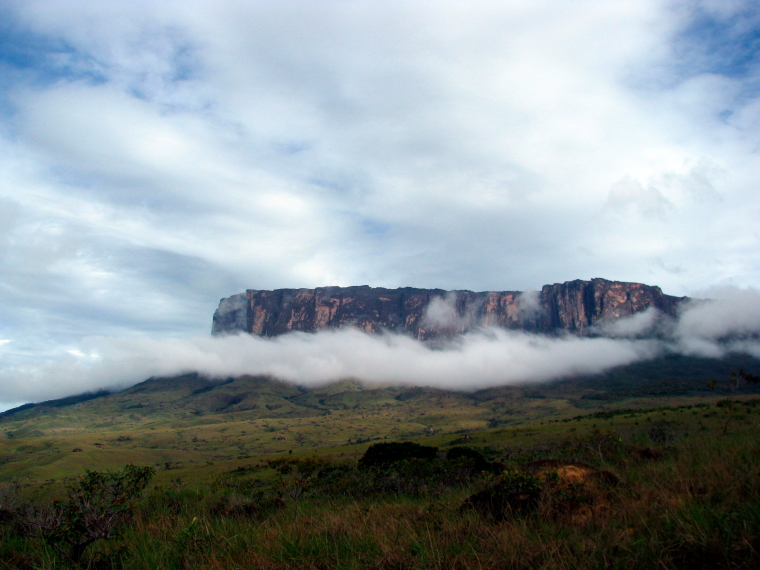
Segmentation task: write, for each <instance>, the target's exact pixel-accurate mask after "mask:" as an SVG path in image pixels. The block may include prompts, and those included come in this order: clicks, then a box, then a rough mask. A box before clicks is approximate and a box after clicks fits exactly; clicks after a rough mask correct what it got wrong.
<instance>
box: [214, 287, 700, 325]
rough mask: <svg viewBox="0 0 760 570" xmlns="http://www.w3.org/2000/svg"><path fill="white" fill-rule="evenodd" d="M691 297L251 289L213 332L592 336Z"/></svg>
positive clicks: (649, 292) (584, 291) (222, 312)
mask: <svg viewBox="0 0 760 570" xmlns="http://www.w3.org/2000/svg"><path fill="white" fill-rule="evenodd" d="M686 299H687V297H673V296H671V295H665V294H664V293H663V292H662V291H661V290H660V288H659V287H656V286H650V285H644V284H641V283H623V282H619V281H608V280H607V279H592V280H590V281H582V280H575V281H567V282H565V283H555V284H553V285H544V286H543V287H542V289H541V291H530V292H521V291H483V292H473V291H444V290H442V289H415V288H411V287H402V288H399V289H384V288H381V287H369V286H367V285H362V286H358V287H318V288H316V289H276V290H274V291H260V290H256V289H249V290H247V291H246V292H245V293H239V294H237V295H233V296H231V297H227V298H225V299H222V300H221V301H220V303H219V308H218V309H217V310H216V312H215V313H214V319H213V325H212V329H211V332H212V334H214V335H220V334H229V333H239V332H247V333H251V334H255V335H259V336H265V337H272V336H277V335H281V334H284V333H287V332H290V331H303V332H316V331H320V330H324V329H336V328H340V327H346V326H349V327H353V328H356V329H359V330H362V331H365V332H369V333H376V332H380V331H383V330H387V331H392V332H397V333H402V334H408V335H411V336H413V337H415V338H418V339H429V338H435V337H438V336H442V335H444V336H448V335H452V334H458V333H463V332H466V331H468V330H471V329H473V328H479V327H500V328H505V329H516V330H523V331H526V332H535V333H544V334H552V333H560V332H568V333H572V334H577V335H581V336H585V335H589V334H593V333H594V332H595V330H596V329H595V326H596V325H599V324H603V323H607V322H611V321H615V320H617V319H620V318H622V317H627V316H630V315H633V314H636V313H641V312H643V311H646V310H647V309H649V308H654V309H657V310H658V311H660V312H661V313H663V314H665V315H669V316H672V317H675V316H676V311H677V308H678V305H680V304H681V303H682V302H684V301H685V300H686Z"/></svg>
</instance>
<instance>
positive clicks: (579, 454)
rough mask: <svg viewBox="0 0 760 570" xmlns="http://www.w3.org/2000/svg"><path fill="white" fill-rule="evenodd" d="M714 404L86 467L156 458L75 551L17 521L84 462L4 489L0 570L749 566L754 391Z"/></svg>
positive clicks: (759, 506) (68, 494) (758, 441)
mask: <svg viewBox="0 0 760 570" xmlns="http://www.w3.org/2000/svg"><path fill="white" fill-rule="evenodd" d="M719 403H720V406H718V405H716V403H715V402H714V401H710V402H709V403H707V402H704V403H698V404H688V405H683V406H667V407H660V408H658V409H652V410H642V409H627V410H626V409H619V410H608V411H603V412H597V413H594V414H592V415H585V416H583V415H579V416H578V417H575V418H570V417H565V418H562V419H559V420H556V421H551V422H545V423H535V424H532V425H524V426H520V427H498V426H497V427H495V428H493V429H488V430H480V431H477V432H469V433H465V434H451V435H445V436H443V435H438V436H434V437H428V438H419V439H415V440H414V441H415V442H417V443H420V444H427V445H428V446H435V447H437V448H438V450H437V452H434V453H431V452H430V450H429V449H425V450H424V452H423V453H419V454H417V457H415V456H414V455H415V454H414V453H412V454H411V456H408V457H407V458H406V459H403V460H400V461H393V459H394V458H393V457H391V458H390V459H389V458H388V456H387V455H383V454H377V453H375V454H374V455H373V454H372V453H371V450H372V449H373V448H369V446H368V444H364V445H362V446H356V445H353V446H347V447H343V448H338V447H330V448H317V449H300V448H296V449H295V450H294V451H293V453H287V452H286V453H278V454H275V455H270V456H251V457H247V458H241V459H237V458H236V459H234V460H231V461H227V462H216V463H214V464H213V465H209V464H204V465H184V466H182V467H181V468H179V469H176V468H172V467H173V466H172V465H166V466H162V467H159V468H157V469H156V466H154V465H153V466H151V468H149V469H146V468H127V470H126V471H124V470H120V471H112V472H111V473H109V474H104V472H99V473H100V477H101V483H102V485H101V487H100V488H101V489H102V488H105V487H108V485H112V483H113V482H114V481H116V480H119V478H120V477H121V478H122V480H123V478H124V477H125V476H126V477H128V476H129V474H130V473H132V474H133V476H137V475H139V476H141V477H143V480H146V479H147V478H148V474H149V472H150V473H152V472H153V470H154V469H156V471H155V475H153V477H152V479H150V480H151V483H150V485H149V486H148V487H147V489H146V490H145V491H144V492H143V493H142V495H141V496H140V498H139V499H137V496H138V495H139V493H137V492H136V490H137V489H138V487H139V485H138V486H136V487H134V489H135V493H133V497H132V499H134V500H132V499H130V501H129V502H128V503H127V504H128V506H129V508H128V509H126V510H125V507H124V505H125V503H124V502H123V501H121V500H120V499H119V498H118V497H116V496H115V495H113V494H111V495H107V494H104V495H103V496H104V497H106V498H104V499H103V501H104V502H103V503H102V505H101V506H102V507H103V509H104V510H102V511H99V512H101V514H104V516H105V515H107V513H108V512H110V511H108V509H109V508H111V507H109V504H110V503H109V501H111V502H112V503H115V504H116V505H117V507H118V508H117V511H118V512H120V513H122V514H123V515H124V516H122V517H121V518H120V519H119V521H118V532H114V533H112V535H111V537H110V538H109V539H108V540H98V541H94V542H92V543H91V544H88V545H87V547H86V548H85V549H84V550H83V552H82V553H81V556H79V558H77V557H75V556H71V552H72V550H71V549H70V548H68V547H66V543H65V542H64V541H62V539H61V536H62V531H61V528H62V527H61V526H60V525H59V526H58V527H56V526H55V525H56V524H57V523H55V522H53V523H52V526H50V525H49V527H48V528H47V530H45V529H43V528H41V527H40V525H39V524H38V525H37V526H36V527H35V528H36V533H35V532H30V531H29V528H31V526H34V525H33V524H30V523H35V521H36V522H39V521H40V520H41V519H40V517H41V516H42V515H44V513H45V512H47V513H48V515H49V514H50V511H44V509H45V508H48V509H49V508H51V506H54V505H55V503H54V497H57V498H58V501H59V504H74V505H82V504H83V503H82V502H81V501H80V502H78V503H77V502H76V501H77V500H79V499H77V497H79V496H82V494H83V493H84V491H83V488H82V483H83V482H84V483H86V482H87V481H90V483H92V478H93V475H92V473H90V474H86V475H85V476H84V477H83V478H81V479H79V480H78V481H77V480H74V479H69V480H57V481H53V482H47V483H43V482H29V483H24V482H23V481H22V482H19V481H16V482H10V483H7V484H6V485H5V487H4V489H3V493H2V496H1V497H2V498H0V501H2V505H0V509H3V510H1V511H0V519H2V523H1V527H0V533H1V534H0V568H7V569H14V570H15V569H25V568H29V569H31V568H41V569H53V568H56V569H65V568H78V567H90V568H129V569H133V568H134V569H158V568H161V569H164V568H166V569H173V568H176V569H183V568H214V569H232V568H262V569H269V568H271V569H285V568H294V569H295V568H304V569H306V568H309V569H313V568H325V569H327V568H330V569H333V568H346V569H349V568H355V569H360V568H389V569H390V568H395V569H400V568H410V569H412V568H420V569H422V568H440V569H443V568H446V569H448V568H462V569H465V568H467V569H470V568H472V569H475V568H518V569H520V568H525V569H528V568H531V569H533V568H547V569H548V568H557V569H565V568H568V569H569V568H625V569H626V570H631V569H634V568H642V569H643V568H646V569H650V568H655V567H657V568H689V569H693V568H755V567H758V566H760V437H758V433H759V432H758V428H759V427H760V400H757V399H752V398H751V397H744V398H743V399H742V398H738V399H736V400H735V401H732V402H731V403H730V405H727V403H726V401H725V400H722V401H720V402H719ZM726 426H727V427H726ZM384 441H385V440H384ZM388 441H390V440H388ZM368 448H369V450H370V452H368V453H366V454H365V455H364V459H363V460H362V461H360V462H357V459H358V458H359V457H361V456H362V454H364V453H365V450H367V449H368ZM374 449H375V450H376V451H377V448H374ZM368 457H369V459H368ZM373 457H374V459H373ZM378 457H379V458H378ZM167 467H169V468H168V469H167ZM130 470H131V471H130ZM88 477H89V479H88ZM95 479H97V477H95ZM67 486H68V487H69V490H68V491H67V490H66V487H67ZM109 488H111V489H112V487H109ZM85 494H86V493H85ZM109 497H110V498H109ZM67 501H69V503H67ZM71 501H74V503H71ZM88 504H89V503H88ZM35 505H36V506H35ZM34 508H36V509H38V510H37V511H34ZM76 508H84V507H81V506H80V507H75V508H74V511H73V514H71V516H72V517H73V519H72V520H76V521H79V520H81V517H80V518H79V519H78V518H77V513H76ZM30 509H32V510H31V511H30ZM57 512H58V513H59V514H60V513H61V512H62V511H57ZM35 513H36V514H35ZM35 517H37V518H36V519H35ZM46 520H49V519H46ZM62 520H63V523H62V524H63V528H64V530H65V529H69V530H70V529H71V525H69V526H66V525H67V524H69V523H67V522H66V520H67V519H66V518H65V517H63V518H62ZM77 524H79V523H77ZM67 532H68V531H67ZM63 534H65V532H64V533H63ZM30 535H35V536H37V537H35V536H30ZM40 536H42V538H39V537H40ZM67 548H68V549H67ZM61 550H63V551H64V553H63V554H62V552H61ZM67 553H68V554H67Z"/></svg>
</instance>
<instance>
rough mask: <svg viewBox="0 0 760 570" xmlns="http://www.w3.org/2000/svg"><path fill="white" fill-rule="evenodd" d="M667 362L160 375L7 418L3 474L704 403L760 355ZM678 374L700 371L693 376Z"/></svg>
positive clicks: (0, 442) (198, 458)
mask: <svg viewBox="0 0 760 570" xmlns="http://www.w3.org/2000/svg"><path fill="white" fill-rule="evenodd" d="M660 364H662V366H663V374H662V375H657V372H656V370H657V363H656V362H655V363H650V364H649V365H647V366H643V365H637V366H638V367H624V368H620V369H618V370H616V371H612V372H609V373H607V374H605V375H599V376H596V377H591V378H585V379H571V380H567V381H564V382H555V383H552V384H537V385H530V386H503V387H498V388H490V389H487V390H478V391H473V392H456V391H448V390H441V389H435V388H430V387H408V386H406V387H404V386H365V385H362V384H361V383H359V382H357V381H355V380H346V381H343V382H338V383H335V384H331V385H327V386H321V387H315V388H310V389H306V388H303V387H297V386H293V385H292V384H288V383H284V382H279V381H276V380H273V379H271V378H265V377H254V376H243V377H239V378H229V379H226V380H223V381H217V382H212V381H210V380H209V379H206V378H202V377H200V376H198V375H196V374H187V375H183V376H178V377H172V378H153V379H150V380H147V381H145V382H142V383H140V384H138V385H136V386H133V387H132V388H129V389H127V390H124V391H122V392H118V393H115V394H109V395H98V396H97V397H94V398H89V399H87V398H84V397H83V398H79V399H76V398H75V399H66V400H65V401H63V402H62V401H52V402H46V403H43V404H40V405H36V406H23V407H21V408H20V409H17V410H11V411H9V412H6V413H4V414H2V415H0V478H2V477H16V476H24V477H31V478H39V477H46V476H60V475H63V474H71V473H73V472H76V471H77V470H78V469H79V470H81V469H83V468H90V469H93V468H105V467H108V468H115V467H118V466H120V465H123V464H124V463H125V462H126V461H134V462H138V463H143V462H147V463H151V464H155V463H157V464H160V465H163V464H165V463H170V464H175V463H179V462H182V463H184V464H188V463H204V462H206V461H220V460H224V461H230V460H233V459H234V458H236V457H247V456H250V455H254V454H255V455H259V454H272V453H281V452H287V451H293V450H295V451H298V450H301V449H338V448H341V446H345V445H358V444H362V443H365V442H369V441H378V440H385V439H388V440H394V439H404V438H419V437H425V436H434V435H444V434H456V433H459V434H464V433H473V432H477V431H482V430H485V429H488V428H494V427H511V426H519V425H525V424H529V423H531V422H536V421H549V420H553V419H563V418H569V417H575V416H578V415H583V414H588V413H593V412H595V411H604V412H605V413H606V412H607V411H610V410H615V409H626V408H646V407H653V406H663V405H679V404H694V403H697V402H699V401H701V400H702V399H703V398H704V396H705V395H706V394H707V395H710V396H712V397H713V399H715V397H716V396H719V395H720V392H719V393H718V394H715V393H714V392H707V390H706V386H705V383H706V381H708V380H725V379H726V378H727V377H728V375H729V373H730V371H731V370H734V369H736V368H739V367H743V368H745V369H746V370H748V371H750V372H754V373H758V372H760V362H758V361H757V360H755V359H750V358H740V357H732V358H729V359H726V360H720V361H713V360H702V359H683V358H681V357H679V358H674V359H668V360H667V362H664V361H661V362H660ZM678 370H686V371H692V372H693V374H694V376H693V377H682V376H680V375H679V374H677V371H678ZM605 382H606V384H605ZM724 386H725V382H724ZM687 388H688V390H687ZM72 402H73V403H72ZM64 403H65V404H66V405H62V404H64ZM74 450H77V451H74Z"/></svg>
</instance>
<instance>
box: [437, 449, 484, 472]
mask: <svg viewBox="0 0 760 570" xmlns="http://www.w3.org/2000/svg"><path fill="white" fill-rule="evenodd" d="M446 459H448V460H449V461H458V460H460V459H469V460H470V461H471V462H472V465H473V468H474V469H475V470H476V471H493V463H491V462H490V461H486V458H485V457H483V454H482V453H480V452H479V451H476V450H474V449H472V448H470V447H452V448H451V449H449V450H448V451H447V452H446Z"/></svg>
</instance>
